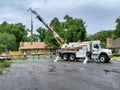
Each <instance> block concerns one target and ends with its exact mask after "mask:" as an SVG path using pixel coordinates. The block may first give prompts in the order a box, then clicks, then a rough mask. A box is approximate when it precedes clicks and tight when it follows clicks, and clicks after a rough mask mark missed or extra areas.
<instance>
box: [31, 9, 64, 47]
mask: <svg viewBox="0 0 120 90" xmlns="http://www.w3.org/2000/svg"><path fill="white" fill-rule="evenodd" d="M29 10H30V11H31V12H32V13H34V14H35V15H36V17H37V19H38V20H40V21H41V22H42V23H43V24H44V25H45V26H46V27H47V28H48V29H49V30H50V31H51V32H52V34H53V36H54V37H55V39H56V40H57V42H58V43H59V44H60V46H61V45H62V44H63V43H64V40H63V39H62V38H61V37H60V36H59V35H58V34H57V33H56V32H55V31H54V30H53V28H51V27H50V26H49V25H48V24H47V23H46V22H45V21H44V19H43V18H42V17H41V16H40V15H39V14H38V13H37V12H36V11H35V10H32V9H31V8H30V9H29Z"/></svg>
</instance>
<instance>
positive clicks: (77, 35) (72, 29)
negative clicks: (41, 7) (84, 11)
mask: <svg viewBox="0 0 120 90" xmlns="http://www.w3.org/2000/svg"><path fill="white" fill-rule="evenodd" d="M64 20H65V22H60V21H59V20H58V18H56V17H55V18H54V19H53V20H52V21H51V23H50V26H51V27H52V28H53V29H54V30H55V32H56V33H57V34H58V35H59V36H60V37H61V38H63V39H64V40H67V41H69V42H76V41H79V40H80V41H84V40H85V39H86V27H85V23H84V22H83V20H82V19H79V18H75V19H74V18H72V17H70V16H69V15H66V16H65V17H64ZM44 41H45V43H47V45H48V46H54V47H58V46H59V44H58V43H57V41H56V40H55V38H54V37H53V35H52V33H51V32H50V31H49V30H48V31H47V33H46V38H45V40H44Z"/></svg>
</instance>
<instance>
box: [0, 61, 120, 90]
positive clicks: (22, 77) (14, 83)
mask: <svg viewBox="0 0 120 90" xmlns="http://www.w3.org/2000/svg"><path fill="white" fill-rule="evenodd" d="M119 63H120V61H111V63H106V64H104V63H88V64H82V62H70V61H58V62H56V63H54V62H53V60H52V59H46V60H22V61H15V62H14V63H13V64H12V65H11V67H10V68H9V69H7V70H6V71H5V73H4V74H3V75H0V90H120V64H119Z"/></svg>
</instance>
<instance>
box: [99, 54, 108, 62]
mask: <svg viewBox="0 0 120 90" xmlns="http://www.w3.org/2000/svg"><path fill="white" fill-rule="evenodd" d="M99 59H100V62H102V63H105V62H107V60H108V58H107V56H106V55H100V58H99Z"/></svg>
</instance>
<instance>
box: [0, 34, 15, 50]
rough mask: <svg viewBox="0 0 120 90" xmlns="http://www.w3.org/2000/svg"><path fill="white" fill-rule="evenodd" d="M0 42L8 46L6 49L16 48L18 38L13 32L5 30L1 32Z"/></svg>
mask: <svg viewBox="0 0 120 90" xmlns="http://www.w3.org/2000/svg"><path fill="white" fill-rule="evenodd" d="M0 43H1V45H2V44H3V45H4V47H6V50H14V49H15V45H16V38H15V36H14V35H13V34H9V33H6V32H4V33H2V34H0ZM3 45H2V46H3Z"/></svg>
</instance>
